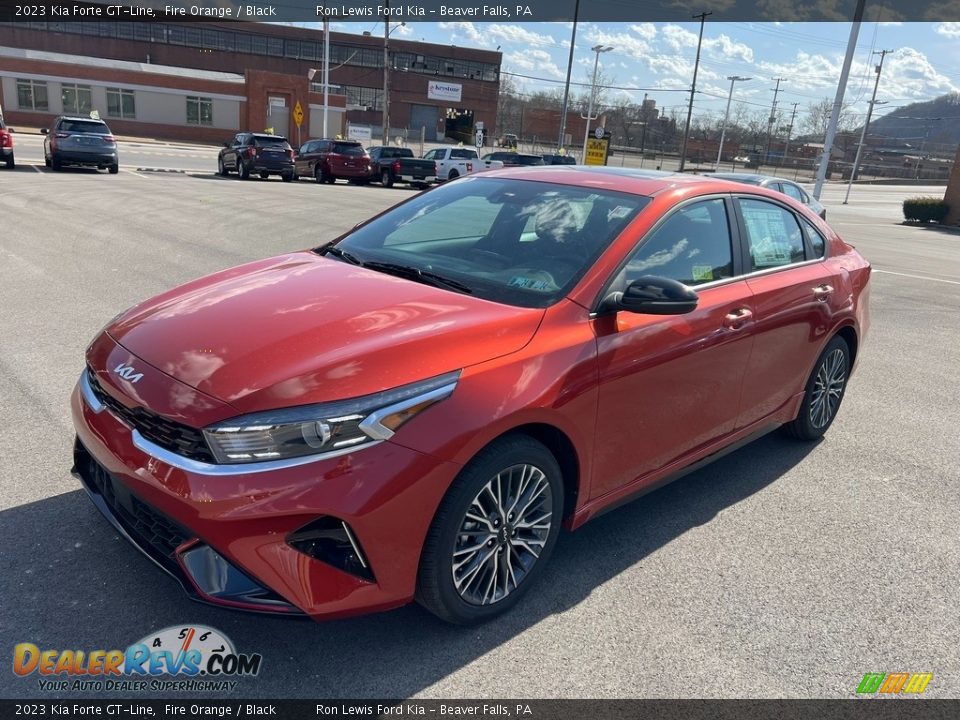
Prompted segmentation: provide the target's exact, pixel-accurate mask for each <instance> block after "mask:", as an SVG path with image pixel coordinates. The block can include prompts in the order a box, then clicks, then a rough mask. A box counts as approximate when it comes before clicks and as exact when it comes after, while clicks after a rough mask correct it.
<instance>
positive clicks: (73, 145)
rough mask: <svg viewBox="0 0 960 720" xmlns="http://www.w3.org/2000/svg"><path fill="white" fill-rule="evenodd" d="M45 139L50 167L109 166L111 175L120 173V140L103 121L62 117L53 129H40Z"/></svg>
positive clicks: (46, 159) (44, 154) (47, 160)
mask: <svg viewBox="0 0 960 720" xmlns="http://www.w3.org/2000/svg"><path fill="white" fill-rule="evenodd" d="M40 132H41V133H43V134H44V135H45V136H46V137H45V138H44V139H43V161H44V164H45V165H46V166H47V167H48V168H53V169H54V170H60V169H61V168H63V167H64V166H66V165H81V166H84V167H95V168H97V169H98V170H103V169H107V170H109V171H110V174H111V175H116V174H117V173H118V172H120V160H119V158H118V156H117V141H116V140H115V139H114V137H113V133H111V132H110V128H109V127H107V124H106V123H105V122H104V121H103V120H96V119H94V118H82V117H67V116H61V117H58V118H57V119H56V120H55V121H54V123H53V127H52V128H42V129H41V130H40Z"/></svg>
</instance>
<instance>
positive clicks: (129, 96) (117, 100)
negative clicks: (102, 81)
mask: <svg viewBox="0 0 960 720" xmlns="http://www.w3.org/2000/svg"><path fill="white" fill-rule="evenodd" d="M107 115H108V116H109V117H115V118H123V119H125V120H132V119H133V118H135V117H136V116H137V105H136V101H135V100H134V97H133V90H121V89H120V88H111V87H108V88H107Z"/></svg>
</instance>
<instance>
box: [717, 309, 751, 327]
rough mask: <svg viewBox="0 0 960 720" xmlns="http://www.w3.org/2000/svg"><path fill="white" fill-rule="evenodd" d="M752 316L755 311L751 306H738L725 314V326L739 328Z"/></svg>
mask: <svg viewBox="0 0 960 720" xmlns="http://www.w3.org/2000/svg"><path fill="white" fill-rule="evenodd" d="M752 317H753V312H752V311H751V310H750V309H749V308H737V309H736V310H731V311H730V312H728V313H727V314H726V315H724V317H723V326H724V327H725V328H729V329H730V330H739V329H740V328H742V327H743V326H744V325H745V324H746V322H747V321H748V320H749V319H750V318H752Z"/></svg>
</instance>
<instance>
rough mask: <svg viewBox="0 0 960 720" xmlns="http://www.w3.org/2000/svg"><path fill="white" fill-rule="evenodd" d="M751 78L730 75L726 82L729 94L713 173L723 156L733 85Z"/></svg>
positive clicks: (718, 167) (718, 166)
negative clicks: (728, 85)
mask: <svg viewBox="0 0 960 720" xmlns="http://www.w3.org/2000/svg"><path fill="white" fill-rule="evenodd" d="M752 79H753V78H748V77H740V76H739V75H730V76H729V77H727V80H729V81H730V94H729V95H727V111H726V112H725V113H724V114H723V126H722V128H721V130H720V147H719V149H718V150H717V164H716V165H714V167H713V170H714V172H716V171H718V170H719V169H720V156H721V155H722V154H723V139H724V138H725V137H726V136H727V120H729V119H730V102H731V101H732V100H733V84H734V83H735V82H737V80H742V81H746V80H752Z"/></svg>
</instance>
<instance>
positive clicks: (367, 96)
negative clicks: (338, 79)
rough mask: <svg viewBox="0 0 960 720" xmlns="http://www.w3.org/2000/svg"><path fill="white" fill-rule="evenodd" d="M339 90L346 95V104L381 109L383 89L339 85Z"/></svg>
mask: <svg viewBox="0 0 960 720" xmlns="http://www.w3.org/2000/svg"><path fill="white" fill-rule="evenodd" d="M340 88H341V92H342V93H343V94H344V95H346V96H347V106H354V107H368V108H370V109H371V110H382V109H383V90H381V89H379V88H369V87H357V86H353V85H341V86H340Z"/></svg>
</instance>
